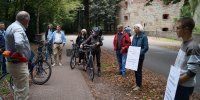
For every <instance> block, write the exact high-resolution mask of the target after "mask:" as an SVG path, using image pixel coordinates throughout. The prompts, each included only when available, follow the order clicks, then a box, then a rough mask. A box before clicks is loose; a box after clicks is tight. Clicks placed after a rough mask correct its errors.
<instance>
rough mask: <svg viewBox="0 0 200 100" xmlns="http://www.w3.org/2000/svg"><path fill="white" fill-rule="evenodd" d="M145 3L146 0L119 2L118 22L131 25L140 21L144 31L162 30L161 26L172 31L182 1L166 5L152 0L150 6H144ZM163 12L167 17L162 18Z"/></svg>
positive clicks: (158, 0) (124, 0)
mask: <svg viewBox="0 0 200 100" xmlns="http://www.w3.org/2000/svg"><path fill="white" fill-rule="evenodd" d="M145 3H146V0H123V1H122V2H120V6H121V10H120V13H119V23H120V24H122V25H124V26H128V25H129V26H131V27H133V25H135V24H137V23H140V24H142V25H143V26H145V31H162V30H163V28H168V30H169V31H172V30H173V29H174V28H173V27H174V23H175V20H176V19H177V18H178V17H179V15H180V10H179V9H180V7H181V6H182V4H183V2H181V3H177V4H175V5H173V4H172V5H168V6H166V5H164V4H162V1H160V0H154V2H153V3H152V5H150V6H144V5H145ZM163 14H168V18H167V19H163ZM124 16H127V17H126V18H125V17H124Z"/></svg>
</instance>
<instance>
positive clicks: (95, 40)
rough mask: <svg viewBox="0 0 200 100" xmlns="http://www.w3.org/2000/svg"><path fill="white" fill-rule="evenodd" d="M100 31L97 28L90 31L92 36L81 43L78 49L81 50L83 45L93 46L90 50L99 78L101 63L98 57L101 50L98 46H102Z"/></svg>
mask: <svg viewBox="0 0 200 100" xmlns="http://www.w3.org/2000/svg"><path fill="white" fill-rule="evenodd" d="M99 32H100V29H99V28H98V27H94V29H93V30H92V34H91V35H90V36H89V37H88V38H87V39H86V40H85V41H83V42H82V43H81V45H80V48H83V45H84V44H90V45H94V47H93V49H92V54H93V57H95V56H96V62H97V67H98V76H99V77H100V76H101V62H100V56H101V48H100V46H102V45H103V42H102V40H101V36H99Z"/></svg>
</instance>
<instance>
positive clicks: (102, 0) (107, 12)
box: [90, 0, 120, 30]
mask: <svg viewBox="0 0 200 100" xmlns="http://www.w3.org/2000/svg"><path fill="white" fill-rule="evenodd" d="M119 1H120V0H92V1H91V5H90V23H91V25H93V26H104V28H105V30H107V28H108V27H107V26H108V24H109V25H111V24H113V23H114V21H115V18H116V15H117V5H118V3H119Z"/></svg>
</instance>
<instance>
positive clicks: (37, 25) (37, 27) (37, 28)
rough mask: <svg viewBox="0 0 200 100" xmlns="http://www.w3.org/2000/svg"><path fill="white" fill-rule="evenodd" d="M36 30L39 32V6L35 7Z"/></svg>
mask: <svg viewBox="0 0 200 100" xmlns="http://www.w3.org/2000/svg"><path fill="white" fill-rule="evenodd" d="M36 18H37V19H36V32H37V34H39V21H40V13H39V8H38V9H37V16H36Z"/></svg>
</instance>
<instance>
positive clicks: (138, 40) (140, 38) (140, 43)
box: [131, 24, 149, 90]
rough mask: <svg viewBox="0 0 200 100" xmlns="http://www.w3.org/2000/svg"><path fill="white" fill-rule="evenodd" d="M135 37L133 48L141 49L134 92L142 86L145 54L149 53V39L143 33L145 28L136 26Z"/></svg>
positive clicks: (139, 25)
mask: <svg viewBox="0 0 200 100" xmlns="http://www.w3.org/2000/svg"><path fill="white" fill-rule="evenodd" d="M134 31H135V33H136V34H135V35H134V37H133V39H132V44H131V45H132V46H137V47H141V51H140V57H139V63H138V70H137V71H135V78H136V85H135V86H134V89H133V90H139V89H140V88H141V86H142V66H143V61H144V58H145V53H146V52H147V51H148V49H149V46H148V39H147V36H146V34H145V33H144V31H143V27H142V25H141V24H136V25H134Z"/></svg>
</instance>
